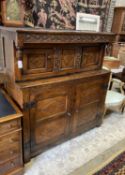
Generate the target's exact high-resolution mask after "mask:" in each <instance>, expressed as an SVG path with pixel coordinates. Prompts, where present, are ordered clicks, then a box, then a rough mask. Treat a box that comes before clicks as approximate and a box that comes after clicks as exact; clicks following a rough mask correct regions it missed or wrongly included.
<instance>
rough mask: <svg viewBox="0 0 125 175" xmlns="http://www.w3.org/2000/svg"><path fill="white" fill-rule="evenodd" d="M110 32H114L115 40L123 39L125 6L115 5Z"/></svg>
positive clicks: (124, 35)
mask: <svg viewBox="0 0 125 175" xmlns="http://www.w3.org/2000/svg"><path fill="white" fill-rule="evenodd" d="M112 32H114V33H115V34H116V42H124V41H125V7H115V10H114V18H113V24H112Z"/></svg>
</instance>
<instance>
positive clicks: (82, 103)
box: [73, 75, 109, 133]
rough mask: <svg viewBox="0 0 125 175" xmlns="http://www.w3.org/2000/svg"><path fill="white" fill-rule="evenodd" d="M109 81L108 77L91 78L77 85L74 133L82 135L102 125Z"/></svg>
mask: <svg viewBox="0 0 125 175" xmlns="http://www.w3.org/2000/svg"><path fill="white" fill-rule="evenodd" d="M108 79H109V76H108V75H107V76H106V77H104V76H102V77H95V78H89V79H88V80H85V81H83V82H81V83H79V84H78V85H76V104H75V115H74V123H73V132H74V133H79V132H80V133H82V132H83V131H86V130H88V129H90V128H92V127H94V126H96V125H99V124H101V121H102V114H103V110H104V101H105V94H106V87H107V86H106V85H107V83H108Z"/></svg>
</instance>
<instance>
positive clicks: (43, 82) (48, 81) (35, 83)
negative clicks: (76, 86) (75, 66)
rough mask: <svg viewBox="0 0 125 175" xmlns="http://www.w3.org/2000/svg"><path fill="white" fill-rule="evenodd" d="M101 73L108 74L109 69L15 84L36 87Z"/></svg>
mask: <svg viewBox="0 0 125 175" xmlns="http://www.w3.org/2000/svg"><path fill="white" fill-rule="evenodd" d="M101 74H102V75H105V74H109V71H107V70H98V71H91V72H86V73H76V74H71V75H67V76H61V77H54V78H46V79H41V80H35V81H28V82H18V83H16V84H17V85H18V86H19V87H20V88H22V89H23V88H30V87H36V86H45V85H48V84H53V83H60V82H68V81H73V80H77V79H82V78H89V77H95V76H100V75H101Z"/></svg>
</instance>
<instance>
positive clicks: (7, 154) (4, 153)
mask: <svg viewBox="0 0 125 175" xmlns="http://www.w3.org/2000/svg"><path fill="white" fill-rule="evenodd" d="M19 155H20V156H21V149H20V145H14V146H11V145H9V149H8V147H5V149H4V150H0V165H1V164H2V163H4V162H7V161H8V160H10V159H13V158H15V157H17V156H19Z"/></svg>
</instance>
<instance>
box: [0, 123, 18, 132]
mask: <svg viewBox="0 0 125 175" xmlns="http://www.w3.org/2000/svg"><path fill="white" fill-rule="evenodd" d="M19 128H20V120H11V121H8V122H5V123H0V135H3V134H6V133H9V132H11V131H14V130H16V129H19Z"/></svg>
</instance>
